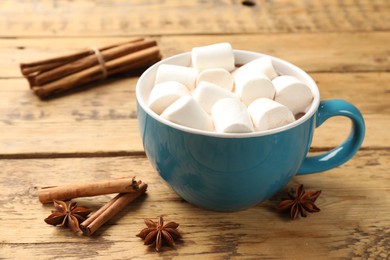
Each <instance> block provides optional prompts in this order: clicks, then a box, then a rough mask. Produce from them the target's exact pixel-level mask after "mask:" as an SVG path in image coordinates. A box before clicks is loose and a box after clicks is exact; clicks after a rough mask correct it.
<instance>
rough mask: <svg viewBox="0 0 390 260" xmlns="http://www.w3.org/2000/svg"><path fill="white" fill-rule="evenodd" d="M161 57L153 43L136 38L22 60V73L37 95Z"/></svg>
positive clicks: (138, 65) (128, 68)
mask: <svg viewBox="0 0 390 260" xmlns="http://www.w3.org/2000/svg"><path fill="white" fill-rule="evenodd" d="M159 60H161V54H160V51H159V49H158V47H157V42H156V41H155V40H152V39H144V38H136V39H133V40H131V41H127V42H124V43H120V44H113V45H110V46H106V47H103V48H100V49H99V50H98V51H96V52H95V51H94V50H92V49H86V50H82V51H79V52H77V53H74V54H69V55H64V56H61V57H57V58H51V59H47V60H44V61H37V62H31V63H23V64H21V65H20V67H21V71H22V74H23V75H24V76H25V78H26V79H27V80H28V82H29V85H30V88H31V89H32V90H33V91H34V93H35V94H36V95H38V96H39V97H41V98H45V97H48V96H50V95H53V94H56V93H60V92H63V91H66V90H69V89H72V88H74V87H77V86H79V85H83V84H87V83H90V82H92V81H96V80H99V79H102V78H105V77H107V76H111V75H113V74H116V73H120V72H125V71H129V70H132V69H137V68H145V67H147V66H150V65H152V64H154V63H156V62H157V61H159Z"/></svg>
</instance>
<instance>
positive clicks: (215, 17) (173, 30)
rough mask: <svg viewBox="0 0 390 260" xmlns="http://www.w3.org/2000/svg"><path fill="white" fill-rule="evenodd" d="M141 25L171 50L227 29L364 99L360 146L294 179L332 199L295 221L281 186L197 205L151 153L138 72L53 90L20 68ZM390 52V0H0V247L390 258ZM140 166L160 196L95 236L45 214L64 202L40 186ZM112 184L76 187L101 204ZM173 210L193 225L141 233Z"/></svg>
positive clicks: (43, 251) (338, 129)
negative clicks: (169, 238) (50, 221)
mask: <svg viewBox="0 0 390 260" xmlns="http://www.w3.org/2000/svg"><path fill="white" fill-rule="evenodd" d="M244 2H245V4H244ZM250 3H253V5H251V4H250ZM134 36H150V37H152V38H154V39H156V40H157V41H158V44H159V47H160V49H161V51H162V54H163V56H164V57H168V56H170V55H174V54H177V53H180V52H184V51H189V50H191V48H193V47H195V46H202V45H207V44H211V43H217V42H225V41H226V42H230V43H231V44H232V45H233V46H234V48H236V49H246V50H252V51H258V52H262V53H267V54H270V55H274V56H277V57H280V58H282V59H285V60H288V61H290V62H292V63H294V64H296V65H298V66H300V67H302V68H303V69H304V70H306V71H307V72H308V73H309V74H310V75H311V76H312V77H313V78H314V79H315V80H316V82H317V83H318V86H319V88H320V91H321V95H322V99H334V98H339V99H345V100H348V101H350V102H352V103H354V104H355V105H356V106H357V107H358V108H359V109H360V110H361V112H362V113H363V115H364V118H365V121H366V125H367V133H366V138H365V141H364V143H363V146H362V148H361V149H360V151H359V152H358V153H357V155H356V156H355V157H354V158H353V159H352V160H350V161H349V162H347V163H346V164H345V165H343V166H341V167H338V168H336V169H333V170H330V171H327V172H323V173H320V174H314V175H310V176H304V177H295V178H293V180H292V181H291V183H290V184H289V185H288V186H289V187H292V186H296V185H297V184H298V183H302V184H304V185H305V186H306V188H307V189H309V190H319V189H320V190H322V192H323V193H322V195H321V196H320V198H319V199H318V200H317V205H318V206H319V207H320V208H321V212H319V213H316V214H311V215H309V216H308V217H307V218H300V219H298V220H295V221H291V220H289V219H288V218H286V217H284V216H282V215H280V214H279V213H277V212H276V211H275V206H276V205H277V204H278V202H279V199H280V195H276V197H275V198H273V199H271V200H269V201H266V202H264V203H262V204H260V205H257V206H256V207H253V208H251V209H248V210H244V211H240V212H233V213H217V212H210V211H206V210H202V209H199V208H196V207H193V206H191V205H190V204H188V203H186V202H184V201H182V200H181V199H180V198H179V197H178V196H177V195H176V194H175V193H174V192H173V191H172V190H171V189H170V188H169V187H167V186H166V185H165V184H164V183H163V182H162V180H161V179H160V178H159V177H158V176H157V174H156V172H155V171H154V170H153V169H152V167H151V165H150V163H149V162H148V160H147V158H146V156H145V154H144V151H143V147H142V144H141V140H140V136H139V133H138V127H137V119H136V107H135V95H134V88H135V84H136V82H137V79H138V76H139V75H134V74H126V75H122V76H118V77H114V78H111V79H109V80H105V81H102V82H98V83H95V84H93V86H92V87H88V88H86V89H81V90H80V91H76V92H73V93H72V94H69V95H64V96H62V97H59V98H55V99H51V100H48V101H41V100H40V99H39V98H37V97H36V96H35V95H33V94H32V92H30V90H29V87H28V84H27V81H26V80H25V79H24V78H23V77H22V76H21V73H20V71H19V63H21V62H27V61H34V60H39V59H43V58H48V57H54V56H57V55H60V54H64V53H69V52H72V51H75V50H79V49H82V48H84V47H87V46H104V45H106V44H110V43H116V42H118V41H123V40H126V39H129V38H132V37H134ZM389 57H390V2H389V1H388V0H356V1H323V0H313V1H303V0H297V1H288V0H275V1H238V0H233V1H227V0H222V1H141V0H139V1H121V0H112V1H92V0H79V1H70V0H63V1H48V0H37V1H12V0H4V1H1V2H0V94H1V99H0V100H1V102H0V169H1V170H0V194H1V199H0V243H1V244H0V258H1V259H27V258H28V259H45V258H63V257H65V258H76V259H77V258H102V259H103V258H108V259H129V258H134V259H135V258H140V259H141V258H145V259H149V258H157V257H158V256H160V257H164V258H178V259H181V258H189V259H205V258H207V259H209V258H210V259H228V258H232V259H240V258H251V259H262V258H264V259H280V258H284V259H361V258H362V259H389V257H390V255H389V251H390V207H389V205H390V194H389V191H390V175H389V167H390V156H389V155H390V140H389V128H390V123H389V119H390V113H389V112H390V106H389V103H390V102H389V101H390V99H389V95H390V85H389V82H390V73H389V71H390V58H389ZM349 125H350V123H349V121H348V120H346V119H343V118H340V119H338V118H335V119H331V120H329V121H327V122H326V123H325V125H323V126H322V127H321V128H319V129H317V131H316V134H315V137H314V141H313V144H312V148H311V153H320V152H323V151H326V150H329V149H330V148H332V147H335V146H337V145H338V144H339V143H340V142H341V141H342V140H344V139H345V138H346V136H347V134H348V132H349ZM132 175H136V176H137V178H138V179H141V180H143V181H145V182H147V183H148V184H149V188H148V192H147V196H145V197H144V198H142V199H139V200H137V201H136V202H134V203H132V204H130V206H128V207H127V208H126V209H125V210H124V211H123V212H121V213H120V214H119V215H118V216H116V217H115V218H114V219H112V220H111V221H109V222H108V223H107V224H106V225H105V226H104V227H103V228H101V229H100V230H99V231H98V232H97V234H95V235H94V236H92V237H86V236H83V235H81V234H74V233H72V232H71V231H69V230H67V229H62V228H56V227H52V226H49V225H47V224H45V223H44V221H43V219H44V218H45V217H47V216H48V215H49V213H50V210H51V206H47V205H46V206H44V205H42V204H41V203H39V202H38V199H37V196H36V187H37V186H41V185H45V186H48V185H58V184H70V183H75V182H81V181H92V180H101V179H106V178H114V177H119V176H132ZM286 189H287V187H286ZM111 197H112V196H108V195H106V196H100V197H95V198H85V199H81V198H80V199H77V201H78V202H79V204H82V205H85V206H89V207H92V208H94V209H97V208H99V207H101V206H102V205H103V204H104V203H106V202H107V201H108V200H109V199H110V198H111ZM161 214H163V215H164V216H165V218H166V219H167V220H173V221H176V222H179V223H180V227H179V230H180V231H181V232H182V234H183V239H182V241H181V242H178V244H177V246H176V247H175V248H174V249H170V248H164V250H163V251H162V252H160V253H156V252H155V251H154V250H153V249H152V248H148V247H146V246H144V245H143V241H142V240H140V239H139V238H138V237H136V236H135V235H136V234H137V233H138V232H139V231H140V229H141V228H143V226H144V223H143V219H144V218H156V217H157V216H158V215H161Z"/></svg>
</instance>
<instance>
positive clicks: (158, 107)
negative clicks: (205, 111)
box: [148, 81, 189, 114]
mask: <svg viewBox="0 0 390 260" xmlns="http://www.w3.org/2000/svg"><path fill="white" fill-rule="evenodd" d="M184 95H189V91H188V88H187V87H186V86H184V85H183V84H181V83H179V82H176V81H165V82H162V83H159V84H157V85H155V86H154V87H153V89H152V91H151V92H150V96H149V101H148V106H149V107H150V109H152V110H153V111H154V112H156V113H157V114H161V113H162V112H163V111H164V110H165V109H166V108H167V107H168V106H169V105H170V104H172V103H173V102H174V101H176V100H177V99H179V98H180V97H182V96H184Z"/></svg>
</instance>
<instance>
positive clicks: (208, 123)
mask: <svg viewBox="0 0 390 260" xmlns="http://www.w3.org/2000/svg"><path fill="white" fill-rule="evenodd" d="M161 116H162V117H163V118H165V119H167V120H169V121H171V122H173V123H176V124H179V125H182V126H187V127H191V128H195V129H199V130H205V131H213V122H212V120H211V117H210V116H209V115H208V114H207V113H206V111H204V110H203V108H202V107H201V106H200V105H199V104H198V103H197V102H196V101H195V99H194V98H193V97H192V96H189V95H187V96H183V97H181V98H179V99H178V100H176V101H175V102H173V103H172V104H171V105H170V106H169V107H167V109H165V110H164V112H163V113H162V114H161Z"/></svg>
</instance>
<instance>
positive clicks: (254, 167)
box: [136, 50, 365, 211]
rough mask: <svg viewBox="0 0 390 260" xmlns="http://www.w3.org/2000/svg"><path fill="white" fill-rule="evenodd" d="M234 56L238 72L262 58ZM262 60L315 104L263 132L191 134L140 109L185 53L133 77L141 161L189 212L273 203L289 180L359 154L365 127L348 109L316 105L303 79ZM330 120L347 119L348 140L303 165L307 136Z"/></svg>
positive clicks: (296, 71)
mask: <svg viewBox="0 0 390 260" xmlns="http://www.w3.org/2000/svg"><path fill="white" fill-rule="evenodd" d="M234 54H235V61H236V63H237V64H244V63H247V62H249V61H251V60H253V59H255V58H259V57H262V56H267V55H264V54H260V53H255V52H249V51H240V50H235V51H234ZM269 57H270V58H271V59H272V62H273V65H274V67H275V70H276V71H277V72H278V73H279V74H280V75H292V76H295V77H297V78H298V79H300V80H301V81H303V82H304V83H306V84H307V85H308V86H309V87H310V88H311V90H312V92H313V95H314V99H313V103H312V105H311V107H310V109H309V110H308V111H307V113H306V114H305V115H304V116H303V117H301V118H300V119H298V120H297V121H295V122H293V123H291V124H289V125H286V126H283V127H280V128H277V129H272V130H268V131H264V132H253V133H239V134H226V133H214V132H206V131H201V130H196V129H191V128H188V127H184V126H180V125H177V124H175V123H172V122H170V121H168V120H165V119H164V118H162V117H160V116H159V115H157V114H156V113H154V112H153V111H152V110H151V109H150V108H149V107H148V106H147V101H148V96H149V93H150V91H151V89H152V87H153V85H154V80H155V74H156V70H157V67H158V66H159V65H160V64H176V65H183V66H189V65H190V63H191V54H190V53H189V52H187V53H183V54H179V55H175V56H173V57H170V58H167V59H164V60H162V61H160V62H158V63H156V64H155V65H153V66H151V67H150V68H149V69H148V70H146V71H145V72H144V73H143V75H142V76H141V77H140V79H139V81H138V83H137V87H136V97H137V110H138V111H137V112H138V121H139V129H140V133H141V137H142V142H143V145H144V149H145V152H146V155H147V157H148V158H149V160H150V162H151V163H152V165H153V167H154V169H156V171H157V172H158V173H159V174H160V176H161V177H162V178H163V179H164V180H165V182H166V183H168V185H169V186H170V187H171V188H172V189H173V190H174V191H175V192H176V193H177V194H178V195H179V196H181V197H182V198H183V199H185V200H186V201H188V202H190V203H191V204H193V205H196V206H199V207H202V208H206V209H210V210H216V211H236V210H242V209H245V208H248V207H251V206H254V205H256V204H258V203H260V202H261V201H264V200H266V199H268V198H269V197H271V196H272V195H274V194H275V193H276V192H277V191H278V190H280V189H281V188H282V187H283V186H285V185H286V184H287V183H288V182H289V181H290V180H291V178H292V177H293V176H295V175H302V174H308V173H315V172H321V171H325V170H329V169H332V168H334V167H337V166H339V165H341V164H343V163H345V162H346V161H348V160H349V159H350V158H351V157H352V156H353V155H354V154H355V153H356V152H357V151H358V149H359V147H360V146H361V143H362V141H363V138H364V132H365V125H364V121H363V118H362V115H361V113H360V112H359V110H358V109H357V108H356V107H355V106H353V105H352V104H350V103H348V102H346V101H343V100H326V101H320V94H319V90H318V87H317V85H316V83H315V82H314V80H313V79H312V78H311V77H310V76H309V75H308V74H307V73H305V72H304V71H303V70H301V69H300V68H298V67H296V66H294V65H292V64H290V63H288V62H286V61H283V60H281V59H278V58H275V57H271V56H269ZM333 116H345V117H348V118H350V119H351V121H352V123H353V124H352V128H351V132H350V135H349V137H348V138H347V139H346V140H345V141H344V143H343V144H341V145H340V146H338V147H336V148H335V149H333V150H331V151H329V152H326V153H324V154H321V155H319V156H314V157H307V152H308V150H309V147H310V144H311V140H312V136H313V132H314V129H315V128H316V127H319V126H320V125H321V124H322V123H323V122H324V121H325V120H327V119H328V118H330V117H333Z"/></svg>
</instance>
